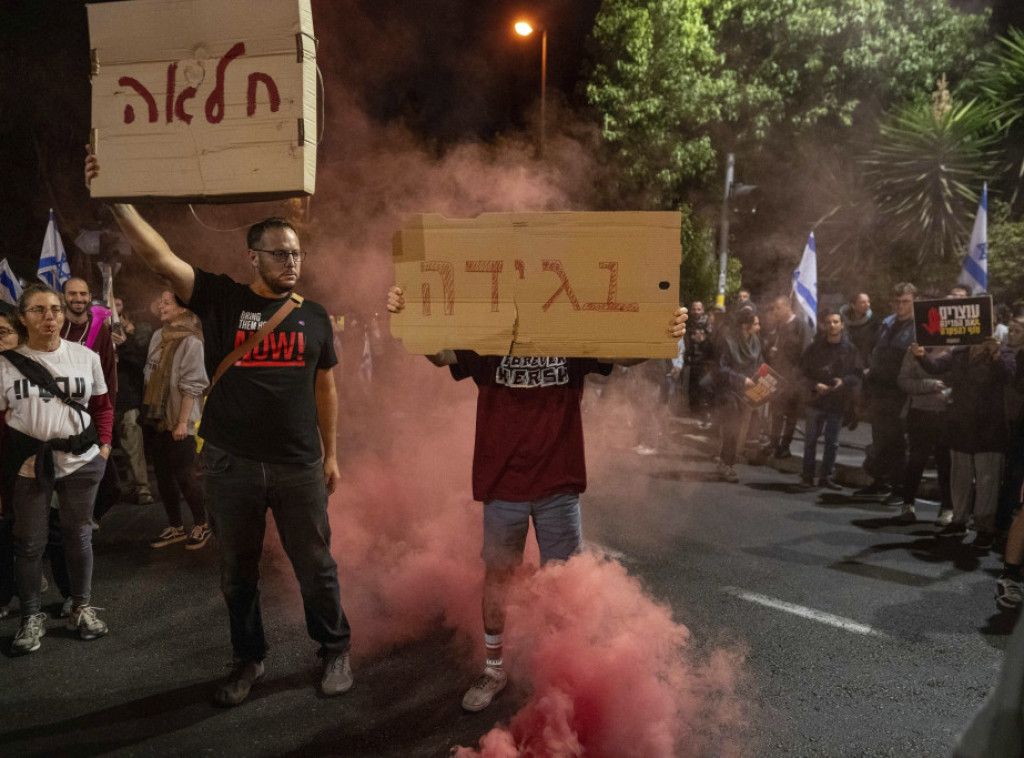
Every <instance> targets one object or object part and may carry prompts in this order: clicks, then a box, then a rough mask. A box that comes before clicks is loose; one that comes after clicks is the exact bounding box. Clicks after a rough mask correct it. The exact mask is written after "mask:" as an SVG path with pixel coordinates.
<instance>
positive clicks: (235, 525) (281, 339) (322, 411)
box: [85, 154, 353, 706]
mask: <svg viewBox="0 0 1024 758" xmlns="http://www.w3.org/2000/svg"><path fill="white" fill-rule="evenodd" d="M99 171H100V166H99V162H98V161H97V160H96V158H95V156H93V155H91V154H90V155H89V156H88V157H87V158H86V167H85V177H86V183H87V184H88V183H89V182H90V181H91V180H92V179H93V178H95V177H96V176H97V175H98V174H99ZM112 210H113V213H114V217H115V218H116V219H117V222H118V224H119V225H120V227H121V230H122V232H124V234H125V236H126V237H127V238H128V241H129V242H130V243H131V245H132V248H133V250H134V251H135V253H136V254H137V255H138V256H139V257H140V258H142V260H143V262H145V263H146V265H148V266H149V267H150V268H151V269H153V271H155V272H156V273H157V274H158V275H160V276H162V277H164V278H165V279H166V280H167V281H168V282H169V283H170V285H171V288H172V290H173V291H174V293H175V295H177V296H178V297H179V298H180V299H181V301H182V302H183V303H185V305H186V307H187V308H188V309H189V310H191V311H192V312H193V313H195V314H196V315H197V316H199V318H200V319H201V320H202V325H203V337H204V345H205V359H206V369H207V373H208V374H209V375H210V376H211V383H212V385H213V387H212V389H211V391H210V394H209V397H208V401H207V403H206V407H205V409H204V412H203V421H202V425H201V427H200V429H199V434H200V435H202V437H203V438H204V445H203V450H202V456H201V460H202V465H203V477H202V481H203V489H204V493H205V496H206V506H207V508H208V509H209V517H210V524H211V526H212V528H213V533H214V536H215V537H216V538H217V545H218V548H219V552H220V562H221V589H222V590H223V593H224V599H225V601H226V602H227V606H228V616H229V619H230V624H231V644H232V648H233V649H234V655H235V662H234V666H233V669H232V672H231V674H230V675H229V676H228V678H227V680H226V681H225V682H224V683H223V685H222V686H221V687H220V688H218V690H217V692H216V694H215V696H214V702H215V703H217V704H218V705H222V706H233V705H238V704H239V703H241V702H243V701H244V700H245V699H246V697H248V695H249V692H250V690H251V688H252V686H253V684H254V683H255V682H256V681H257V680H258V679H260V678H261V677H262V676H263V673H264V664H263V659H264V658H265V657H266V654H267V640H266V636H265V634H264V629H263V619H262V613H261V610H260V588H259V580H260V570H259V562H260V556H261V554H262V551H263V536H264V531H265V529H266V519H267V510H268V509H269V510H271V511H273V513H274V521H275V523H276V524H277V530H278V534H279V535H280V537H281V544H282V546H283V547H284V550H285V553H286V554H287V555H288V559H289V560H290V561H291V564H292V568H293V569H294V571H295V576H296V578H297V579H298V582H299V589H300V593H301V595H302V602H303V607H304V609H305V615H306V629H307V631H308V632H309V636H310V637H312V638H313V639H314V640H316V641H317V642H319V643H320V654H321V656H322V658H323V673H322V676H321V678H320V689H321V691H322V692H323V693H324V694H325V695H339V694H341V693H343V692H347V691H348V690H349V689H350V688H351V687H352V683H353V679H352V669H351V666H350V662H349V647H350V637H351V632H350V629H349V623H348V619H346V617H345V613H344V611H343V610H342V607H341V600H340V597H339V591H338V567H337V564H336V563H335V561H334V558H333V557H332V556H331V529H330V524H329V521H328V515H327V497H328V494H329V493H331V492H333V491H334V488H335V486H336V485H337V481H338V475H339V470H338V461H337V434H336V424H337V416H338V395H337V390H336V388H335V385H334V374H333V372H332V368H333V367H334V366H335V365H336V364H337V362H338V361H337V357H336V356H335V354H334V344H333V339H332V331H331V325H330V321H329V319H328V317H327V312H326V311H325V310H324V309H323V307H322V306H320V305H319V304H317V303H313V302H311V301H309V300H302V298H300V297H298V296H297V295H293V290H294V288H295V286H296V285H297V284H298V282H299V277H300V274H301V269H302V262H303V259H304V258H305V257H306V252H305V251H304V250H302V249H301V247H300V246H299V237H298V234H297V233H296V231H295V229H294V227H293V226H292V225H291V224H290V223H288V222H287V221H285V220H284V219H280V218H269V219H265V220H264V221H262V222H260V223H258V224H255V225H253V226H252V227H250V228H249V232H248V235H247V245H248V248H249V250H248V263H249V266H250V267H251V272H252V280H251V282H250V283H249V284H248V285H245V284H241V283H239V282H235V281H233V280H232V279H230V278H229V277H227V276H225V275H214V274H210V273H208V272H206V271H203V270H202V269H199V268H193V267H192V266H191V265H189V264H188V263H186V262H185V261H184V260H182V259H181V258H179V257H178V256H177V255H175V254H174V252H173V251H172V250H171V248H170V246H169V245H168V244H167V242H166V241H165V240H164V239H163V237H161V236H160V235H159V234H158V233H157V232H156V230H154V229H153V227H151V226H150V225H149V224H148V223H147V222H146V221H145V220H144V219H143V218H142V217H141V216H140V215H139V213H138V212H137V211H136V210H135V208H134V207H133V206H131V205H127V204H120V203H117V204H114V205H113V206H112ZM282 309H287V310H282ZM282 315H283V316H284V318H283V320H281V321H280V322H279V323H278V324H277V325H276V327H275V328H274V331H273V333H271V334H270V335H268V337H267V338H265V340H264V342H263V343H262V344H263V345H264V346H265V348H266V349H263V350H259V349H251V350H249V352H245V351H241V354H236V352H235V351H236V347H244V346H245V345H244V341H245V340H247V339H248V338H249V337H250V336H251V335H252V334H253V333H254V332H256V331H257V330H258V329H259V328H260V327H261V326H263V325H264V324H265V323H267V322H270V321H272V320H274V318H275V316H282ZM271 340H273V344H274V345H275V346H276V348H275V349H273V350H272V349H270V343H271ZM239 343H243V344H241V345H239ZM255 347H256V348H259V345H256V346H255ZM226 359H227V360H226ZM222 362H224V363H225V367H224V368H225V370H224V373H223V378H220V377H218V375H217V368H218V366H219V365H220V364H221V363H222ZM239 364H241V365H239ZM321 446H322V447H321Z"/></svg>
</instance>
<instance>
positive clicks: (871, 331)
mask: <svg viewBox="0 0 1024 758" xmlns="http://www.w3.org/2000/svg"><path fill="white" fill-rule="evenodd" d="M839 315H840V316H842V318H843V332H844V333H845V334H846V338H847V339H848V340H850V342H852V343H853V345H854V347H856V348H857V352H858V353H859V354H860V360H861V363H862V364H863V365H865V366H866V365H868V359H869V358H870V357H871V351H872V350H874V348H875V342H877V341H878V330H879V328H880V327H881V325H882V320H881V319H880V318H878V316H876V315H875V312H874V311H872V310H871V298H870V297H869V296H868V293H867V292H855V293H853V294H852V295H851V296H850V299H849V301H847V303H846V305H844V306H843V307H842V308H840V309H839Z"/></svg>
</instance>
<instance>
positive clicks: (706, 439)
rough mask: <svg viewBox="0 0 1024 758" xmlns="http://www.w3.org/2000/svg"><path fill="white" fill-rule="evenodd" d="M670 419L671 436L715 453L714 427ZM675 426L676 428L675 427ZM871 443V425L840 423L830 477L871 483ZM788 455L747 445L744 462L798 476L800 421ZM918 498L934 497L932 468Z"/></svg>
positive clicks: (841, 481)
mask: <svg viewBox="0 0 1024 758" xmlns="http://www.w3.org/2000/svg"><path fill="white" fill-rule="evenodd" d="M670 420H671V421H672V422H673V427H674V428H675V429H674V433H673V436H674V437H676V438H677V439H679V440H680V441H681V443H682V444H684V445H687V446H690V447H695V448H698V449H700V450H701V451H702V452H704V453H706V454H707V455H708V456H714V455H717V454H718V445H719V437H718V429H717V426H716V427H712V428H711V429H709V430H707V431H701V430H699V429H698V428H697V419H695V418H690V417H671V419H670ZM677 430H678V431H677ZM870 444H871V425H870V424H868V423H865V422H863V421H862V422H861V423H860V424H859V425H858V426H857V428H856V429H853V430H851V429H847V428H846V427H843V428H842V430H841V431H840V432H839V452H838V453H837V455H836V470H835V475H834V478H835V480H836V482H838V483H839V484H841V485H842V486H844V487H849V488H850V489H860V488H861V487H866V486H868V485H869V484H871V477H870V476H868V475H867V472H865V471H864V468H863V463H864V451H865V450H866V449H867V446H868V445H870ZM822 448H823V442H822V440H821V439H819V440H818V457H817V461H818V465H819V466H820V464H821V454H822ZM789 449H790V452H791V453H792V455H791V456H790V457H789V458H785V459H782V460H779V459H778V458H772V457H770V456H767V455H763V454H760V453H758V454H756V455H754V454H751V448H750V447H748V448H747V456H746V462H747V464H748V465H751V466H770V467H771V468H773V469H775V470H776V471H780V472H782V473H784V474H792V475H793V476H794V477H799V476H800V472H801V469H802V468H803V456H804V436H803V423H800V424H798V425H797V431H796V436H795V437H794V438H793V444H792V445H790V447H789ZM918 499H924V500H938V499H939V493H938V484H937V482H936V480H935V470H934V469H926V470H925V472H924V478H923V479H922V480H921V487H920V489H919V490H918Z"/></svg>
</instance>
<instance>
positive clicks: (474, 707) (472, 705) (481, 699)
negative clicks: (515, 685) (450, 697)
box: [462, 666, 508, 713]
mask: <svg viewBox="0 0 1024 758" xmlns="http://www.w3.org/2000/svg"><path fill="white" fill-rule="evenodd" d="M506 684H508V674H506V673H505V669H504V668H500V669H499V668H494V667H493V666H487V667H486V668H485V669H484V673H482V674H481V675H480V677H479V678H478V679H477V680H476V681H475V682H473V686H472V687H470V688H469V690H468V691H467V692H466V695H465V697H463V698H462V707H463V708H465V709H466V710H467V711H470V712H472V713H476V712H477V711H482V710H483V709H484V708H486V707H487V706H489V705H490V704H491V701H492V700H494V696H495V695H497V694H498V693H499V692H501V691H502V690H503V689H505V685H506Z"/></svg>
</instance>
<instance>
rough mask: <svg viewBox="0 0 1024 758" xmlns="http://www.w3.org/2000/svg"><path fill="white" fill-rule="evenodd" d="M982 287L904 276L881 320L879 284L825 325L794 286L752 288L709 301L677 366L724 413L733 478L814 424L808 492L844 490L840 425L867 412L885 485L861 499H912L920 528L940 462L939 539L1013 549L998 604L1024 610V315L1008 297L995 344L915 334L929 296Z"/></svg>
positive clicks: (702, 409) (713, 412) (700, 397)
mask: <svg viewBox="0 0 1024 758" xmlns="http://www.w3.org/2000/svg"><path fill="white" fill-rule="evenodd" d="M968 295H969V293H968V291H967V290H966V289H964V288H963V287H961V286H955V287H951V288H950V289H949V290H948V291H947V292H919V291H918V289H917V287H915V286H914V285H913V284H911V283H909V282H900V283H898V284H896V285H895V286H894V287H893V288H892V292H891V296H892V300H891V306H892V312H891V313H890V314H889V315H887V316H885V317H881V316H879V315H878V314H877V313H876V312H875V311H874V310H872V307H871V299H870V297H869V295H868V294H866V293H864V292H854V293H852V294H851V295H850V296H849V297H848V299H847V302H846V303H845V304H844V305H842V306H841V307H840V308H838V309H835V310H831V309H822V310H821V311H819V312H818V313H817V314H815V315H816V319H815V321H816V327H817V328H816V329H815V328H814V327H813V326H812V325H813V324H814V322H813V321H812V320H811V319H810V318H808V314H805V313H804V312H800V313H795V312H794V310H793V307H792V303H791V299H790V297H787V296H776V297H774V298H771V299H770V300H769V301H768V304H767V306H766V307H764V308H763V309H761V312H760V313H759V308H758V306H757V305H756V304H755V303H754V301H753V300H752V299H751V298H750V293H749V291H748V290H743V291H742V292H741V293H740V295H739V296H738V297H737V298H736V300H735V302H734V303H733V305H732V307H731V309H730V310H729V311H726V309H725V308H723V307H716V308H715V309H714V310H712V311H711V313H705V308H704V305H703V303H700V302H695V303H692V304H691V305H690V314H691V316H690V318H691V321H690V324H689V325H688V331H687V335H686V337H685V338H684V341H683V349H682V350H681V353H682V356H683V357H682V360H681V361H679V362H678V363H677V366H676V368H675V369H674V370H675V371H678V370H679V368H680V367H685V370H684V371H683V372H681V373H682V374H683V375H685V376H687V377H688V379H687V388H686V396H687V397H688V399H689V408H690V412H691V413H692V414H693V415H694V416H695V417H696V418H697V419H698V424H699V426H700V427H701V429H709V428H711V420H712V419H713V418H714V419H715V420H716V422H717V426H718V436H719V439H720V448H719V453H718V456H717V457H716V458H717V462H718V463H717V465H718V475H719V477H720V478H721V479H722V480H724V481H729V482H736V481H739V476H738V475H737V473H736V468H735V464H736V461H737V460H738V459H739V458H740V457H741V456H742V455H743V454H744V452H746V453H747V458H748V459H749V460H755V459H760V458H764V457H766V456H770V457H773V458H776V459H785V458H788V457H790V456H791V455H792V453H791V452H790V445H791V443H792V441H793V437H794V433H795V431H796V429H797V421H798V420H802V421H803V436H804V446H803V462H802V466H801V468H800V474H799V477H800V478H799V481H798V482H797V483H796V484H795V489H796V490H798V491H813V490H816V489H818V488H824V489H828V490H834V491H837V492H838V491H841V490H843V489H844V488H843V486H842V484H840V483H839V482H838V481H837V480H836V477H835V466H836V456H837V451H838V448H839V437H840V432H841V430H842V429H843V427H844V426H845V427H846V428H849V429H855V428H856V427H857V425H858V424H859V423H860V422H861V421H862V420H864V421H867V422H869V423H870V425H871V443H870V445H868V446H867V448H866V452H865V456H864V460H863V462H862V466H863V468H864V470H865V471H866V472H867V473H868V475H869V476H870V478H871V483H870V484H868V486H866V487H861V488H859V489H855V490H854V491H853V492H851V493H850V495H851V496H852V497H855V498H858V499H866V498H870V499H875V500H880V501H881V502H882V503H884V504H885V505H887V506H892V507H894V508H895V507H898V508H899V511H898V513H897V514H896V515H895V516H894V519H895V520H896V521H897V522H899V523H905V524H909V523H914V522H916V521H917V519H918V513H917V508H918V507H919V505H920V504H921V503H920V498H919V492H920V488H921V483H922V479H923V476H924V472H925V469H926V467H928V466H929V465H933V466H934V467H935V469H936V472H937V490H938V495H937V498H938V502H937V503H936V504H935V505H936V507H937V513H936V517H935V524H936V525H937V526H938V527H941V528H940V529H938V530H937V532H936V535H935V536H936V538H938V539H944V540H954V539H955V540H963V539H964V538H965V537H966V536H967V535H968V529H969V528H970V529H973V530H974V532H975V534H974V537H973V539H972V541H971V542H970V547H971V548H972V549H973V550H975V551H978V552H979V553H988V552H989V551H991V550H993V549H996V550H999V551H1002V552H1003V553H1004V554H1005V565H1004V570H1003V573H1002V575H1001V576H1000V578H999V580H998V582H997V586H996V601H997V603H998V604H999V606H1000V607H1002V608H1006V609H1015V608H1019V607H1020V606H1021V604H1022V603H1024V585H1022V584H1021V561H1022V559H1024V518H1022V517H1020V516H1019V514H1020V512H1021V508H1020V506H1021V502H1022V498H1024V492H1022V486H1024V354H1022V353H1024V316H1017V317H1014V316H1013V314H1012V313H1011V312H1009V310H1008V309H1006V308H1005V307H1001V306H997V307H996V309H995V310H996V315H997V320H998V324H997V326H996V328H995V329H994V331H993V334H992V336H991V337H989V338H987V339H985V341H984V342H983V343H982V344H976V345H970V346H968V345H963V346H955V347H951V348H949V347H946V348H936V347H930V348H925V347H922V346H920V345H918V344H917V343H916V342H915V328H914V323H915V322H914V303H915V301H916V300H918V299H931V300H936V299H943V298H950V299H955V298H964V297H967V296H968ZM761 315H763V316H764V319H765V324H764V328H763V330H762V324H761V318H760V317H761ZM765 367H768V368H770V373H771V376H772V377H773V378H774V380H775V386H774V391H773V392H772V393H771V396H770V399H769V400H768V402H767V403H764V404H763V405H762V404H760V403H759V402H758V398H759V396H758V394H757V393H756V392H750V390H752V389H753V388H755V387H756V386H757V384H758V383H757V381H756V379H757V377H758V376H761V375H763V374H764V373H765V371H766V368H765ZM822 439H823V441H824V450H823V453H822V457H821V460H820V465H819V462H818V458H817V448H818V442H819V440H822ZM819 466H820V467H819Z"/></svg>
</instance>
